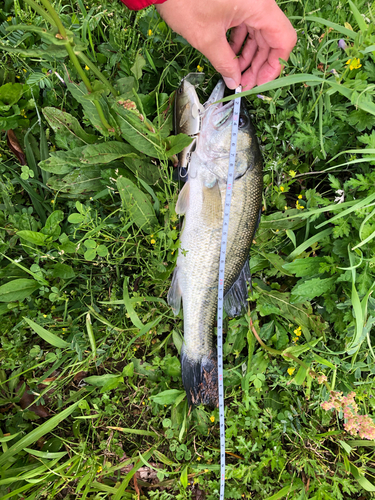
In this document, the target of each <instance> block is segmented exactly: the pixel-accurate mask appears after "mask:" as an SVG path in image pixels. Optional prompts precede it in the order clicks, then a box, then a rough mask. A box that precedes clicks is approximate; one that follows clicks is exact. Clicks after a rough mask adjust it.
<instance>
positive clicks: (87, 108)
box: [67, 82, 117, 137]
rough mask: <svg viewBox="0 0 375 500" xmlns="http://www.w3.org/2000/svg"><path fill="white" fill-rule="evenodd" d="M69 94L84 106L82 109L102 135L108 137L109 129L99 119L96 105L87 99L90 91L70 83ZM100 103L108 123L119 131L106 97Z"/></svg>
mask: <svg viewBox="0 0 375 500" xmlns="http://www.w3.org/2000/svg"><path fill="white" fill-rule="evenodd" d="M67 87H68V90H69V92H70V93H71V94H72V96H73V97H74V99H76V100H77V101H78V102H79V103H80V104H82V107H83V109H84V112H85V115H86V116H87V118H88V119H89V120H90V122H91V123H92V125H93V126H94V127H95V128H96V129H97V130H98V131H99V132H100V133H101V134H102V135H104V137H108V136H109V135H110V134H109V131H108V129H107V128H105V127H104V126H103V123H102V121H101V119H100V117H99V114H98V111H97V109H96V107H95V104H94V103H93V102H91V101H89V100H88V99H85V96H86V95H88V91H87V89H86V87H85V85H84V84H83V82H82V83H80V84H79V85H77V84H75V83H68V84H67ZM98 102H99V104H100V106H101V108H102V110H103V113H104V117H105V119H106V120H107V122H108V123H109V124H110V125H111V126H112V127H113V129H114V130H116V129H117V125H116V122H115V119H114V117H112V115H111V112H110V109H109V106H108V102H107V98H106V97H104V96H101V97H100V98H99V99H98Z"/></svg>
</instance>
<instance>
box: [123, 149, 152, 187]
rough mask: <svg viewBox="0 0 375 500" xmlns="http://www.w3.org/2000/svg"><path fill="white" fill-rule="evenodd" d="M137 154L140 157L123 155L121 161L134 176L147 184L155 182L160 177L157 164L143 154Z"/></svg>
mask: <svg viewBox="0 0 375 500" xmlns="http://www.w3.org/2000/svg"><path fill="white" fill-rule="evenodd" d="M139 156H140V158H139V157H138V158H131V157H125V158H124V159H123V162H124V163H125V165H126V166H127V167H128V169H129V170H130V171H131V172H132V173H133V174H134V175H135V176H136V177H139V178H140V179H142V180H143V181H145V182H147V184H149V185H153V184H155V183H156V182H157V181H158V180H159V179H160V177H161V172H160V170H159V167H158V165H155V163H152V162H151V159H150V158H147V157H146V156H144V155H139Z"/></svg>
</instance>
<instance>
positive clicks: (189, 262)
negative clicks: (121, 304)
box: [167, 80, 263, 407]
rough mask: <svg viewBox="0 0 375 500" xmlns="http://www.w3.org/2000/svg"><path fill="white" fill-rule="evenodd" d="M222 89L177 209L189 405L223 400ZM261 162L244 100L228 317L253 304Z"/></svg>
mask: <svg viewBox="0 0 375 500" xmlns="http://www.w3.org/2000/svg"><path fill="white" fill-rule="evenodd" d="M224 90H225V84H224V81H223V80H220V81H219V82H218V83H217V85H216V87H215V88H214V90H213V92H212V94H211V95H210V97H209V99H208V101H207V102H206V103H205V104H204V113H203V114H202V121H201V128H200V132H199V134H198V135H197V139H196V145H195V150H194V151H193V152H192V154H191V158H190V163H189V170H188V176H189V178H188V182H186V183H185V184H184V186H183V188H182V190H181V192H180V194H179V197H178V200H177V203H176V213H178V214H180V215H184V222H183V228H182V232H181V235H180V248H179V251H178V257H177V262H176V268H175V270H174V272H173V277H172V281H171V287H170V289H169V292H168V297H167V300H168V303H169V305H170V306H171V308H172V310H173V313H174V314H175V315H177V314H179V311H180V308H181V302H182V307H183V325H184V341H183V345H182V348H181V373H182V381H183V385H184V388H185V391H186V394H187V399H188V404H189V406H192V405H198V404H204V405H208V406H210V407H216V406H217V404H218V386H217V356H216V347H215V346H214V327H215V323H216V314H217V301H218V295H217V289H218V279H219V260H220V244H221V234H222V226H223V214H224V202H225V192H226V183H227V175H228V168H229V150H230V144H231V132H232V121H233V120H232V118H233V101H230V102H228V103H226V104H225V105H223V103H216V101H218V100H220V99H221V98H222V97H223V95H224ZM242 101H243V100H242ZM262 169H263V162H262V155H261V152H260V149H259V145H258V142H257V137H256V134H255V130H254V127H253V125H252V123H251V120H250V116H249V113H248V112H247V110H246V108H245V106H243V105H241V111H240V117H239V130H238V135H237V152H236V159H235V175H234V181H233V188H232V201H231V208H230V220H229V227H228V242H227V250H226V258H225V275H224V309H225V311H226V313H227V315H228V316H230V317H234V316H238V315H241V314H243V312H244V311H245V310H246V309H247V299H248V287H247V283H248V282H250V281H251V275H250V267H249V258H248V257H249V251H250V246H251V243H252V241H253V237H254V234H255V232H256V229H257V227H258V225H259V219H260V210H261V201H262V188H263V175H262Z"/></svg>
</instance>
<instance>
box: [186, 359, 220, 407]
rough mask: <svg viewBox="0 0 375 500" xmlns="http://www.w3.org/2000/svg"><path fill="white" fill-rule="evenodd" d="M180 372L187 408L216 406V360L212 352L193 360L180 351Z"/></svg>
mask: <svg viewBox="0 0 375 500" xmlns="http://www.w3.org/2000/svg"><path fill="white" fill-rule="evenodd" d="M181 372H182V382H183V384H184V388H185V391H186V395H187V399H188V404H189V406H192V405H199V404H203V405H207V406H210V407H212V408H216V407H217V406H218V384H217V359H216V356H215V355H214V353H213V352H211V353H210V355H209V356H203V358H201V359H199V360H193V359H190V358H189V356H188V355H187V353H186V352H184V350H182V353H181Z"/></svg>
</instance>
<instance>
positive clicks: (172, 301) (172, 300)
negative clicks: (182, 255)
mask: <svg viewBox="0 0 375 500" xmlns="http://www.w3.org/2000/svg"><path fill="white" fill-rule="evenodd" d="M181 297H182V293H181V290H180V287H179V284H178V267H176V268H175V270H174V271H173V277H172V283H171V287H170V289H169V291H168V296H167V301H168V304H169V305H170V306H171V308H172V311H173V314H174V315H175V316H177V314H178V313H179V312H180V308H181Z"/></svg>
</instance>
